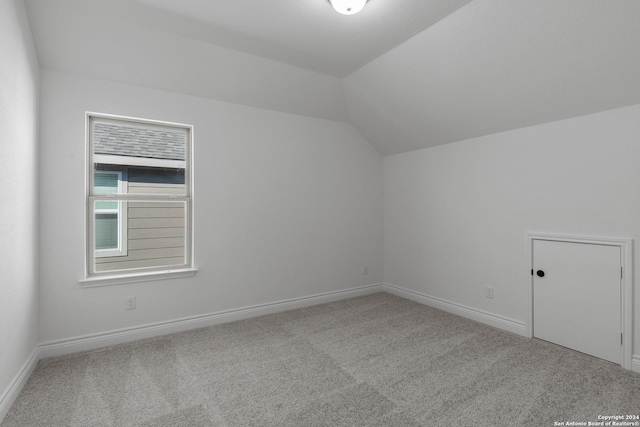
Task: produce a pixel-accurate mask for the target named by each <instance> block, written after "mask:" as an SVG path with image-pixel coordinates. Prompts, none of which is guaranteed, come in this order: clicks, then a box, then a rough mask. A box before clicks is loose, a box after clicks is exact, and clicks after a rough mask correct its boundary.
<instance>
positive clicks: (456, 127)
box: [344, 0, 640, 155]
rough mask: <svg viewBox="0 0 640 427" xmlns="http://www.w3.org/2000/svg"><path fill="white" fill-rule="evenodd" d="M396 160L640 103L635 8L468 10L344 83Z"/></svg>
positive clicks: (483, 3)
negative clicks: (411, 153) (455, 143)
mask: <svg viewBox="0 0 640 427" xmlns="http://www.w3.org/2000/svg"><path fill="white" fill-rule="evenodd" d="M344 83H345V88H346V92H347V100H348V104H349V113H350V118H351V122H352V123H353V124H354V125H355V126H356V127H357V128H358V129H359V130H360V131H361V132H362V133H363V134H364V135H365V137H366V138H367V139H368V140H369V141H370V142H371V143H372V144H374V145H375V146H376V147H377V148H378V149H379V150H380V152H381V153H383V154H385V155H386V154H393V153H399V152H404V151H410V150H415V149H419V148H424V147H430V146H434V145H439V144H445V143H449V142H453V141H459V140H463V139H467V138H472V137H477V136H481V135H488V134H492V133H497V132H501V131H505V130H509V129H516V128H521V127H525V126H532V125H536V124H541V123H546V122H551V121H556V120H561V119H566V118H570V117H575V116H579V115H584V114H589V113H593V112H597V111H603V110H606V109H611V108H616V107H621V106H626V105H632V104H637V103H640V1H635V0H607V1H605V0H535V1H532V0H474V1H473V2H471V3H469V4H468V5H466V6H465V7H463V8H461V9H459V10H458V11H456V12H455V13H453V14H451V15H449V16H448V17H447V18H445V19H443V20H441V21H440V22H438V23H436V24H435V25H432V26H431V27H429V28H427V29H426V30H425V31H423V32H421V33H420V34H418V35H416V36H415V37H413V38H411V39H410V40H408V41H406V42H405V43H403V44H401V45H400V46H398V47H396V48H394V49H393V50H391V51H389V52H387V53H385V54H383V55H382V56H380V57H379V58H377V59H375V60H374V61H372V62H371V63H369V64H367V65H365V66H364V67H362V68H360V69H359V70H358V71H356V72H354V73H353V74H351V75H350V76H348V77H347V78H346V79H345V82H344Z"/></svg>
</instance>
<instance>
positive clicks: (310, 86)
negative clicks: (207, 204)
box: [26, 0, 640, 155]
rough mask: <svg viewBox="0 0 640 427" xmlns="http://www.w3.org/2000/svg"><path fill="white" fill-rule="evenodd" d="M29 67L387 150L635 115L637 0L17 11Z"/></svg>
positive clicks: (205, 1)
mask: <svg viewBox="0 0 640 427" xmlns="http://www.w3.org/2000/svg"><path fill="white" fill-rule="evenodd" d="M26 3H27V8H28V11H29V17H30V20H31V24H32V30H33V33H34V38H35V41H36V47H37V50H38V57H39V60H40V64H41V66H42V67H43V68H47V69H52V70H60V71H65V72H71V73H76V74H81V75H88V76H92V77H99V78H106V79H110V80H115V81H121V82H124V83H130V84H136V85H141V86H147V87H153V88H158V89H163V90H169V91H176V92H181V93H186V94H192V95H197V96H202V97H209V98H213V99H219V100H223V101H229V102H237V103H241V104H245V105H251V106H256V107H260V108H268V109H274V110H278V111H286V112H292V113H296V114H303V115H309V116H313V117H320V118H325V119H330V120H342V121H349V122H351V123H352V124H353V125H354V126H355V127H356V128H357V129H358V130H359V131H360V132H361V133H362V134H363V135H365V137H367V139H368V140H369V141H370V142H371V143H372V144H373V145H375V146H376V147H377V148H378V149H379V151H380V152H381V153H382V154H385V155H386V154H393V153H399V152H404V151H409V150H414V149H419V148H424V147H429V146H434V145H439V144H445V143H448V142H453V141H458V140H461V139H466V138H471V137H475V136H481V135H486V134H490V133H495V132H500V131H504V130H508V129H514V128H520V127H524V126H530V125H535V124H540V123H544V122H549V121H555V120H560V119H565V118H569V117H574V116H578V115H583V114H588V113H592V112H597V111H602V110H605V109H610V108H616V107H621V106H625V105H631V104H636V103H640V78H638V76H640V25H639V24H638V22H640V1H638V0H535V1H534V0H473V1H470V0H370V1H369V3H368V4H367V6H366V7H365V9H364V10H363V11H362V12H361V13H359V14H357V15H353V16H343V15H339V14H337V13H336V12H334V11H333V9H332V8H331V7H330V5H329V4H328V2H327V0H278V1H265V0H242V1H238V0H109V1H104V0H55V1H52V0H26Z"/></svg>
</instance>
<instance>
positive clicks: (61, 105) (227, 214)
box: [40, 71, 383, 342]
mask: <svg viewBox="0 0 640 427" xmlns="http://www.w3.org/2000/svg"><path fill="white" fill-rule="evenodd" d="M41 85H42V90H41V104H42V107H41V112H42V121H41V135H42V144H41V158H42V159H43V161H42V162H41V182H40V185H41V198H40V204H41V224H40V232H41V234H40V237H41V240H40V241H41V263H40V266H41V304H40V316H41V322H40V327H41V339H42V341H43V342H50V341H55V340H61V339H66V338H73V337H78V336H81V335H85V334H94V333H100V332H104V331H110V330H116V329H121V328H128V327H134V326H137V325H143V324H147V323H152V322H160V321H166V320H172V319H178V318H183V317H187V316H194V315H199V314H207V313H212V312H218V311H222V310H228V309H235V308H240V307H245V306H251V305H255V304H263V303H269V302H274V301H279V300H285V299H289V298H296V297H303V296H309V295H313V294H319V293H324V292H332V291H338V290H344V289H349V288H353V287H357V286H363V285H367V284H374V283H379V282H381V280H382V247H383V231H382V228H383V225H382V212H383V200H382V188H383V185H382V158H381V156H380V154H379V153H378V152H377V151H376V150H375V149H374V148H373V147H372V146H371V145H370V144H369V143H368V142H367V141H366V140H364V139H363V138H362V137H361V136H360V135H359V134H358V132H356V131H355V130H354V129H353V127H352V126H350V125H348V124H345V123H341V122H335V121H328V120H323V119H317V118H310V117H304V116H299V115H293V114H287V113H281V112H275V111H268V110H261V109H257V108H253V107H245V106H240V105H236V104H228V103H224V102H219V101H213V100H210V99H203V98H196V97H191V96H186V95H178V94H175V93H169V92H163V91H159V90H154V89H144V88H140V87H136V86H127V85H123V84H119V83H113V82H108V81H105V80H97V79H93V78H85V77H77V76H74V75H70V74H64V73H59V72H52V71H42V79H41ZM85 111H94V112H103V113H111V114H122V115H128V116H134V117H144V118H150V119H156V120H168V121H174V122H182V123H189V124H193V125H194V126H195V131H194V134H195V142H194V152H195V166H194V171H195V230H196V235H195V254H196V264H197V267H198V268H199V269H200V271H199V272H198V274H197V275H196V276H195V277H194V278H186V279H176V280H164V281H158V282H146V283H138V284H130V285H116V286H108V287H99V288H88V289H87V288H82V287H81V286H80V285H79V284H78V279H81V278H82V277H83V274H84V247H85V242H84V220H85V219H84V216H85V207H84V206H85V201H84V169H85V164H84V162H85V160H84V156H85V134H84V125H85V123H84V120H85ZM365 265H368V266H369V274H368V275H364V274H363V266H365ZM127 295H136V296H137V309H136V310H130V311H125V310H124V298H125V296H127Z"/></svg>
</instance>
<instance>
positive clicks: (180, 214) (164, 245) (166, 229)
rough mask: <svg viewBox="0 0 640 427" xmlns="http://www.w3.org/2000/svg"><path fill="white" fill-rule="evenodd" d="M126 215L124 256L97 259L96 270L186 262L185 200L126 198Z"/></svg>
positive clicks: (161, 265)
mask: <svg viewBox="0 0 640 427" xmlns="http://www.w3.org/2000/svg"><path fill="white" fill-rule="evenodd" d="M126 215H127V233H126V235H127V253H126V256H113V257H99V258H96V259H95V262H96V264H95V271H96V272H104V271H118V270H128V269H137V268H151V267H165V266H166V267H169V266H182V265H185V264H186V263H187V259H186V257H187V246H186V230H187V228H186V221H185V219H186V203H185V202H183V201H177V202H173V201H163V202H155V201H154V202H147V201H145V202H137V201H129V202H127V203H126Z"/></svg>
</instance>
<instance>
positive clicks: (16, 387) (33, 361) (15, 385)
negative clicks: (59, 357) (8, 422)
mask: <svg viewBox="0 0 640 427" xmlns="http://www.w3.org/2000/svg"><path fill="white" fill-rule="evenodd" d="M38 360H40V358H39V347H36V348H34V349H33V351H32V352H31V355H30V356H29V358H28V359H27V361H26V362H24V365H22V368H20V371H19V372H18V373H17V374H16V376H15V377H14V378H13V381H11V383H10V384H9V387H7V389H6V390H5V391H4V392H3V393H2V395H0V423H2V420H3V419H4V417H5V416H6V415H7V412H9V408H11V405H13V402H15V400H16V398H17V397H18V395H19V394H20V392H21V391H22V388H23V387H24V385H25V384H26V383H27V380H28V379H29V377H30V376H31V374H32V373H33V370H34V369H35V368H36V365H37V364H38Z"/></svg>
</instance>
